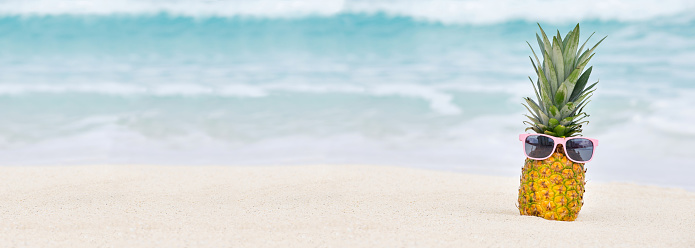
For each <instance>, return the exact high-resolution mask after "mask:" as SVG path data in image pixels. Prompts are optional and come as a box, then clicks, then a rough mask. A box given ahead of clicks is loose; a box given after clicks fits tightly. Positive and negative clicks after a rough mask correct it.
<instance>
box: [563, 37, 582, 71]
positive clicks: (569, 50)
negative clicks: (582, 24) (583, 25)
mask: <svg viewBox="0 0 695 248" xmlns="http://www.w3.org/2000/svg"><path fill="white" fill-rule="evenodd" d="M567 35H569V37H567V38H565V42H566V44H565V47H564V48H565V49H564V50H563V51H562V57H563V58H564V64H565V72H564V73H565V75H564V76H565V77H567V76H569V74H570V73H572V69H574V66H575V61H576V59H575V57H576V56H577V45H578V44H579V24H577V26H575V27H574V30H572V31H571V32H569V33H567Z"/></svg>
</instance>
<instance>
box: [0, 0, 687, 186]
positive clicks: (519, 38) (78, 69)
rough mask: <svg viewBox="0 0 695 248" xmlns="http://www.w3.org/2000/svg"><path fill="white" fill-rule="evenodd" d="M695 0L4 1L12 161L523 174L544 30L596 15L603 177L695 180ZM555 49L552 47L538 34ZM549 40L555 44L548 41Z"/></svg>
mask: <svg viewBox="0 0 695 248" xmlns="http://www.w3.org/2000/svg"><path fill="white" fill-rule="evenodd" d="M694 13H695V2H693V1H687V0H659V1H656V0H653V1H652V0H650V1H647V0H639V1H607V0H603V1H599V0H591V1H583V2H581V3H577V2H575V1H525V2H522V1H511V0H492V1H439V0H436V1H399V0H390V1H360V0H345V1H340V0H321V1H319V0H316V1H314V0H308V1H282V0H274V1H194V0H187V1H183V0H180V1H159V0H138V1H136V0H94V1H59V0H38V1H24V0H22V1H20V0H12V1H0V165H9V166H24V165H79V164H164V165H303V164H367V165H395V166H407V167H417V168H426V169H435V170H447V171H457V172H466V173H479V174H489V175H503V176H519V174H520V171H521V167H522V165H523V161H524V158H525V157H524V156H523V153H522V149H521V143H520V142H519V141H518V140H517V138H518V134H520V133H523V132H524V128H525V125H524V124H522V121H523V120H524V119H525V117H523V115H522V114H524V113H525V111H526V110H525V109H524V107H523V106H522V105H521V102H522V97H525V96H532V95H533V90H532V87H531V85H530V82H529V81H528V78H527V76H532V78H533V79H534V80H535V79H536V78H535V76H534V71H533V68H532V66H531V63H530V61H529V58H528V56H529V55H531V50H530V49H529V48H528V45H527V44H526V41H529V42H530V43H531V44H535V43H536V42H535V33H536V32H538V27H537V25H536V22H539V23H540V24H541V25H542V26H543V28H544V29H545V30H546V32H548V33H549V35H552V34H554V33H555V32H556V30H557V29H559V31H560V32H561V33H562V34H563V36H564V34H566V33H567V32H568V31H569V30H570V29H571V28H573V27H574V25H576V23H578V22H579V23H580V25H581V38H580V39H581V40H580V42H584V40H586V39H587V38H588V37H589V35H590V34H591V33H592V32H596V34H595V35H594V36H593V37H592V39H591V40H590V41H589V43H588V44H590V45H592V46H593V44H595V43H596V42H597V41H598V40H600V38H602V37H603V36H606V35H607V36H608V38H607V39H606V40H605V41H604V42H603V43H602V44H601V45H600V46H599V47H598V49H597V50H596V56H595V57H594V58H593V59H592V61H591V62H590V65H593V66H594V69H593V73H592V75H591V78H590V82H595V81H597V80H599V79H600V83H599V84H598V90H597V91H596V93H595V95H594V97H593V101H592V102H591V103H590V104H589V106H588V107H587V109H586V110H587V112H588V113H589V114H590V115H591V117H589V118H588V119H589V121H590V122H591V123H590V124H589V125H588V126H585V128H584V135H585V136H587V137H592V138H596V139H599V140H600V141H601V143H600V146H599V147H598V151H597V154H596V156H595V158H594V160H593V161H592V162H591V163H589V164H587V166H586V167H587V168H588V174H587V177H588V179H589V181H621V182H637V183H643V184H654V185H661V186H669V187H681V188H687V189H690V190H695V180H694V179H693V178H691V176H690V175H693V174H695V151H693V150H694V149H695V128H693V127H692V123H693V121H695V107H693V106H695V14H694ZM534 46H535V45H534ZM534 49H535V48H534Z"/></svg>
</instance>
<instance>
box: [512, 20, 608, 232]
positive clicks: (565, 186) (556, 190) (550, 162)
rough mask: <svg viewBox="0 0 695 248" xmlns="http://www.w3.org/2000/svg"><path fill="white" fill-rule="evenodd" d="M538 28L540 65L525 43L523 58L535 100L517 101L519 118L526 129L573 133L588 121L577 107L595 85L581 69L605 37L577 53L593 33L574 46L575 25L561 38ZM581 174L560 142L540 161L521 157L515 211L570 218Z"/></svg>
mask: <svg viewBox="0 0 695 248" xmlns="http://www.w3.org/2000/svg"><path fill="white" fill-rule="evenodd" d="M538 27H539V28H540V31H541V35H542V36H539V35H538V34H536V39H537V40H538V46H539V47H540V51H539V52H540V53H541V55H542V56H543V57H542V58H543V61H542V63H541V61H540V60H539V59H538V56H537V55H536V52H535V51H534V50H533V47H531V44H529V43H528V42H527V44H528V45H529V47H531V51H532V52H533V56H534V57H533V58H532V57H530V56H529V58H530V59H531V64H532V65H533V68H534V70H535V72H536V75H537V76H538V80H536V82H534V81H533V80H532V79H531V77H529V80H531V84H532V85H533V88H534V92H535V95H536V101H534V100H533V99H531V98H530V97H526V98H524V100H525V101H526V103H525V104H523V105H524V106H525V107H526V109H527V110H528V111H529V112H530V115H526V117H528V119H529V120H530V121H524V123H525V124H527V125H528V126H529V127H528V128H526V131H528V130H533V131H535V132H537V133H541V134H547V135H551V136H555V137H563V138H564V137H572V136H578V135H580V134H581V132H582V125H583V124H586V123H588V121H583V119H584V118H586V117H588V116H589V115H587V114H586V113H585V112H583V109H584V107H585V106H586V104H588V103H589V98H590V97H591V96H592V93H593V92H594V90H595V89H594V87H595V86H596V84H597V83H598V81H597V82H596V83H593V84H591V85H589V86H588V87H586V85H587V81H588V79H589V75H590V74H591V69H592V67H589V68H588V69H586V70H584V67H585V66H586V65H587V64H588V63H589V60H591V58H592V57H593V56H594V53H593V51H594V49H596V47H597V46H598V45H599V44H600V43H601V42H602V41H603V40H604V39H605V38H606V37H604V38H603V39H601V40H600V41H599V42H598V43H597V44H596V45H594V46H593V48H591V49H586V50H585V51H584V52H582V50H583V49H584V46H585V45H586V43H587V42H588V41H589V39H590V38H591V36H593V34H592V35H591V36H589V39H587V40H586V41H585V42H584V44H583V45H582V46H581V47H580V48H579V49H577V47H578V46H577V45H578V44H579V24H577V26H576V27H575V28H574V30H572V31H570V32H569V33H567V35H565V37H564V39H563V38H562V36H561V35H560V31H558V32H557V36H555V37H552V40H550V39H548V37H547V36H546V34H545V32H544V31H543V28H542V27H541V26H540V24H539V25H538ZM534 58H535V61H534ZM585 172H586V170H585V168H584V165H583V164H582V163H574V162H572V161H570V160H569V159H568V158H567V157H566V155H565V154H564V149H563V148H562V145H558V146H557V149H556V150H555V151H554V153H553V154H552V156H550V157H549V158H547V159H545V160H532V159H528V158H527V159H526V163H525V164H524V167H523V169H522V171H521V186H520V187H519V198H518V201H519V202H518V208H519V212H520V213H521V214H522V215H532V216H539V217H542V218H545V219H549V220H562V221H573V220H575V219H576V218H577V215H578V214H579V210H581V208H582V204H583V195H584V184H585V181H584V174H585Z"/></svg>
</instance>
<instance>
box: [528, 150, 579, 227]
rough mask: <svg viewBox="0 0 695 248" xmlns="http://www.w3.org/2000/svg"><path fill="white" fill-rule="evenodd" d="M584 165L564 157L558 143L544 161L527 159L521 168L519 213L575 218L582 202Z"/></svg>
mask: <svg viewBox="0 0 695 248" xmlns="http://www.w3.org/2000/svg"><path fill="white" fill-rule="evenodd" d="M585 173H586V170H585V169H584V164H581V163H574V162H572V161H571V160H569V159H567V157H566V156H565V154H564V150H563V149H562V146H561V145H558V148H557V150H555V152H554V153H553V155H552V156H550V157H549V158H547V159H545V160H532V159H528V158H527V159H526V162H525V164H524V168H523V169H522V170H521V186H519V213H521V215H530V216H538V217H542V218H545V219H547V220H560V221H574V220H575V219H577V215H579V210H581V209H582V205H583V204H584V200H583V199H584V185H585V184H586V182H585V180H584V179H585V177H584V176H585Z"/></svg>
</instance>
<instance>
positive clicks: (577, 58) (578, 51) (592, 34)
mask: <svg viewBox="0 0 695 248" xmlns="http://www.w3.org/2000/svg"><path fill="white" fill-rule="evenodd" d="M595 33H596V32H593V33H591V35H589V38H586V40H585V41H584V44H582V47H580V48H579V50H577V56H575V61H574V64H577V60H579V58H580V57H581V56H579V54H580V53H582V51H583V50H584V46H586V43H588V42H589V40H590V39H591V37H592V36H594V34H595ZM536 38H538V35H536Z"/></svg>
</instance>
